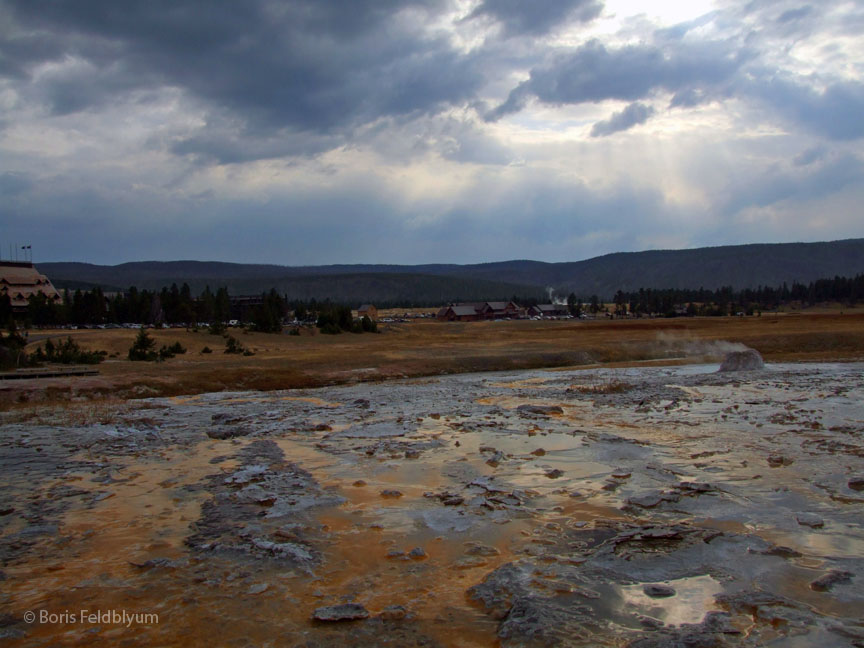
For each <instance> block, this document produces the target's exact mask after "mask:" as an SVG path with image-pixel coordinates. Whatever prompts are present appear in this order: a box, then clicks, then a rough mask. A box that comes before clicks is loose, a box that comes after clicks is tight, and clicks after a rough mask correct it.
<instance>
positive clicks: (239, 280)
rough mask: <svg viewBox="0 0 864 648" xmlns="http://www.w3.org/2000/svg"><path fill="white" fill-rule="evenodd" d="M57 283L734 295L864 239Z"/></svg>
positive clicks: (203, 267)
mask: <svg viewBox="0 0 864 648" xmlns="http://www.w3.org/2000/svg"><path fill="white" fill-rule="evenodd" d="M38 268H39V269H40V271H41V272H43V273H45V274H47V275H48V276H49V277H50V278H51V279H52V281H54V282H55V284H57V285H59V286H67V285H70V286H71V285H75V284H76V283H77V284H81V285H102V286H105V287H109V288H110V287H114V288H117V287H122V288H126V287H128V286H133V285H134V286H137V287H139V288H150V289H157V288H161V287H162V286H166V285H170V284H171V283H177V284H178V285H179V284H182V283H183V282H186V283H188V284H189V285H190V287H191V288H192V290H193V291H194V292H199V291H200V290H202V289H203V288H204V286H205V285H209V286H210V287H211V288H212V289H215V288H216V287H218V286H226V287H228V289H229V291H230V292H232V294H254V293H260V292H262V291H265V290H269V289H270V288H276V290H278V291H279V292H280V293H284V294H287V295H288V296H289V297H292V298H306V299H308V298H309V297H315V298H317V299H324V298H328V297H329V298H330V299H334V300H343V301H344V300H348V301H352V302H353V301H364V300H365V301H394V300H400V301H411V300H412V299H414V300H417V301H423V302H426V301H433V300H436V299H438V300H440V301H442V302H443V301H451V300H453V299H457V298H464V299H466V300H469V299H494V298H505V297H506V298H509V297H510V296H512V295H517V294H518V295H526V296H527V295H532V294H542V293H544V292H546V290H547V289H548V288H552V289H553V290H554V291H555V292H556V293H557V294H569V293H570V292H575V293H576V294H577V295H578V296H580V297H583V298H584V297H588V296H590V295H593V294H596V295H599V296H601V297H606V298H608V297H611V296H612V295H613V294H614V293H615V292H616V291H617V290H625V291H628V290H638V289H639V288H700V287H702V288H708V289H716V288H720V287H722V286H732V287H733V288H735V289H742V288H755V287H757V286H760V285H762V286H776V285H780V284H782V283H783V282H786V283H789V284H791V283H793V282H795V281H798V282H801V283H807V282H810V281H813V280H815V279H820V278H825V277H834V276H837V275H840V276H854V275H856V274H860V273H864V239H846V240H841V241H831V242H820V243H770V244H769V243H756V244H749V245H731V246H718V247H705V248H694V249H687V250H649V251H645V252H616V253H613V254H606V255H604V256H600V257H595V258H593V259H586V260H584V261H574V262H563V263H545V262H542V261H530V260H514V261H500V262H495V263H478V264H468V265H458V264H424V265H389V264H349V265H345V264H339V265H325V266H280V265H272V264H270V265H266V264H242V263H224V262H218V261H138V262H131V263H122V264H119V265H115V266H99V265H93V264H88V263H69V262H58V263H40V264H38Z"/></svg>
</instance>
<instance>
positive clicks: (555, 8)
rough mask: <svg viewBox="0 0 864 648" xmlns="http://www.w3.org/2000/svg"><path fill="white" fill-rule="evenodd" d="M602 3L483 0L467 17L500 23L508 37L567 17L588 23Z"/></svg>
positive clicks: (543, 29) (546, 27) (555, 24)
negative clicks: (488, 19) (485, 18)
mask: <svg viewBox="0 0 864 648" xmlns="http://www.w3.org/2000/svg"><path fill="white" fill-rule="evenodd" d="M602 10H603V4H602V3H601V2H597V1H596V0H544V2H525V1H524V0H483V2H481V3H480V5H479V6H478V7H477V8H476V9H475V10H474V11H473V12H472V13H471V14H470V15H469V16H468V19H473V18H479V17H488V18H491V19H492V20H495V21H496V22H498V23H500V24H501V25H502V27H503V28H504V33H505V34H506V35H508V36H518V35H522V34H530V35H535V36H536V35H540V34H545V33H546V32H549V31H551V30H553V29H555V27H560V26H562V25H563V24H565V23H566V22H567V21H569V20H576V21H579V22H588V21H590V20H593V19H594V18H596V17H597V16H599V15H600V12H601V11H602Z"/></svg>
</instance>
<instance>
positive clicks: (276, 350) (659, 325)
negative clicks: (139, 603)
mask: <svg viewBox="0 0 864 648" xmlns="http://www.w3.org/2000/svg"><path fill="white" fill-rule="evenodd" d="M150 333H151V335H152V336H153V337H154V338H155V339H156V342H157V346H161V345H163V344H172V343H173V342H177V341H179V342H180V343H181V344H182V345H183V346H185V347H186V348H187V349H188V351H187V353H186V354H184V355H179V356H177V357H175V358H172V359H170V360H167V361H165V362H159V363H154V362H130V361H128V360H126V354H127V352H128V349H129V347H130V346H131V344H132V341H133V340H134V338H135V335H136V331H130V330H124V329H119V330H80V331H33V332H32V333H31V336H32V338H34V339H35V338H37V337H40V338H41V337H42V336H44V335H50V336H57V337H61V338H62V337H65V336H67V335H71V336H72V337H73V338H74V339H75V340H76V341H77V342H78V343H79V344H80V345H81V346H82V347H84V348H86V349H90V350H105V351H107V352H108V354H109V355H110V356H113V357H109V358H108V359H107V360H106V361H105V362H103V363H102V364H101V365H99V367H98V368H99V372H100V375H99V376H96V377H83V376H82V377H66V378H51V379H28V380H16V381H0V407H2V408H4V409H8V408H10V407H22V406H23V407H26V406H32V405H33V404H36V403H40V402H42V403H44V402H46V401H58V400H59V401H64V400H73V401H74V400H80V399H82V398H85V399H88V400H89V399H94V398H111V399H114V398H129V397H133V398H134V397H147V396H157V395H163V396H166V395H181V394H195V393H203V392H210V391H222V390H272V389H287V388H295V387H311V386H319V385H330V384H338V383H350V382H358V381H370V380H384V379H389V378H398V377H412V376H427V375H437V374H443V373H463V372H475V371H494V370H505V369H518V368H536V367H566V366H585V367H592V366H597V365H604V366H623V365H627V364H633V363H639V364H649V363H662V364H678V363H686V362H699V361H706V360H711V359H718V358H719V357H720V356H722V354H723V352H724V351H725V350H727V349H728V348H729V347H728V344H727V343H739V344H744V345H746V346H748V347H752V348H754V349H757V350H758V351H759V352H760V353H762V355H763V356H764V357H765V359H766V360H767V361H840V360H860V359H862V358H864V313H848V312H847V313H845V314H844V313H840V312H837V311H835V312H833V313H819V314H781V315H763V316H761V317H747V318H692V319H686V318H681V319H672V320H668V319H654V320H647V319H646V320H619V321H606V320H602V321H572V320H571V321H504V322H471V323H440V322H436V321H429V320H419V321H414V322H410V323H399V324H383V325H381V326H380V333H379V334H377V335H375V334H363V335H355V334H350V333H344V334H342V335H335V336H330V335H321V334H318V332H317V330H316V331H312V330H304V331H303V334H302V335H301V336H299V337H298V336H290V335H275V334H264V333H252V332H245V331H243V330H239V329H234V330H232V331H231V333H232V334H233V335H234V336H235V337H236V338H237V339H238V340H239V341H240V342H241V343H242V344H243V345H244V346H245V347H246V348H248V349H250V350H251V351H253V352H254V354H255V355H253V356H243V355H228V354H225V353H223V351H224V348H225V340H224V339H223V338H222V337H220V336H216V335H212V334H209V333H208V332H206V331H205V330H200V331H198V332H193V331H186V330H184V329H165V330H158V331H156V330H153V331H151V332H150ZM41 343H42V342H41V341H34V342H31V344H30V346H29V350H33V349H34V348H35V347H36V345H38V344H41ZM204 347H209V348H210V349H212V351H213V352H212V353H209V354H204V353H202V350H203V349H204Z"/></svg>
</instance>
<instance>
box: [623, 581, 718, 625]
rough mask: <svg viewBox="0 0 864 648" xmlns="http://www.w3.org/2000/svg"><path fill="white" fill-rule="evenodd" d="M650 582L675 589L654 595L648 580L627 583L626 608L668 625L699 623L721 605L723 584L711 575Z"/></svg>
mask: <svg viewBox="0 0 864 648" xmlns="http://www.w3.org/2000/svg"><path fill="white" fill-rule="evenodd" d="M650 585H662V586H664V587H669V588H672V590H674V593H673V594H672V595H671V596H666V592H663V594H664V596H663V597H652V596H649V595H648V594H646V593H645V587H646V584H645V583H637V584H635V585H624V586H622V587H621V597H622V598H623V601H624V610H625V611H627V612H630V613H633V612H635V613H637V614H642V615H645V616H649V617H652V618H654V619H658V620H659V621H662V622H663V623H664V624H666V625H670V626H678V625H681V624H682V623H699V622H700V621H702V619H703V618H704V617H705V614H706V613H708V612H710V611H712V610H718V609H720V608H719V607H718V606H717V605H716V603H715V602H714V597H715V596H716V595H717V594H720V593H721V592H722V591H723V586H722V585H721V584H720V583H719V582H717V581H716V580H714V579H713V578H712V577H711V576H708V575H705V576H693V577H691V578H681V579H678V580H671V581H662V582H659V583H650Z"/></svg>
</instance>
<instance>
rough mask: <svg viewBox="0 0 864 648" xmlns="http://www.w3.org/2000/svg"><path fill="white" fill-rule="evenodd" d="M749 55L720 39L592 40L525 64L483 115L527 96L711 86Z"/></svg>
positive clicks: (520, 103) (594, 96) (502, 111)
mask: <svg viewBox="0 0 864 648" xmlns="http://www.w3.org/2000/svg"><path fill="white" fill-rule="evenodd" d="M748 57H749V53H747V52H746V51H737V52H736V51H734V50H732V49H731V48H730V47H729V46H728V45H727V44H725V43H722V42H706V43H701V44H698V45H683V44H682V45H679V46H678V47H676V48H674V49H670V50H668V51H667V50H664V49H661V48H660V47H657V46H654V45H632V46H627V47H620V48H616V49H608V48H606V47H605V46H604V45H603V44H602V43H601V42H599V41H597V40H594V41H591V42H589V43H587V44H586V45H583V46H582V47H580V48H578V49H576V50H574V51H572V52H569V53H567V54H564V55H560V56H558V57H556V58H555V59H553V60H552V61H551V62H549V63H547V64H546V65H543V66H540V67H537V68H535V69H533V70H531V76H530V78H529V79H528V80H527V81H525V82H524V83H522V84H520V85H519V86H517V87H516V88H515V89H514V90H513V91H512V92H511V93H510V96H509V97H508V98H507V101H505V102H504V103H503V104H501V105H500V106H499V107H498V108H496V109H495V110H493V111H492V112H491V113H489V114H488V115H487V119H489V120H495V119H499V118H501V117H503V116H504V115H506V114H508V113H512V112H516V111H518V110H521V109H522V108H523V107H524V106H525V105H526V103H527V101H528V100H529V99H530V98H531V97H536V98H537V99H539V100H540V101H542V102H544V103H548V104H559V105H560V104H579V103H586V102H600V101H604V100H607V99H619V100H625V101H635V100H637V99H643V98H645V97H647V96H648V95H649V94H650V93H652V92H653V91H655V90H667V91H671V92H681V91H685V90H691V89H699V88H700V87H702V86H711V87H713V86H717V85H719V84H721V83H723V82H724V81H727V80H729V79H731V78H732V77H733V75H734V74H735V72H736V71H737V70H738V69H739V68H740V67H741V65H742V64H743V62H744V61H745V60H746V59H747V58H748Z"/></svg>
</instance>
